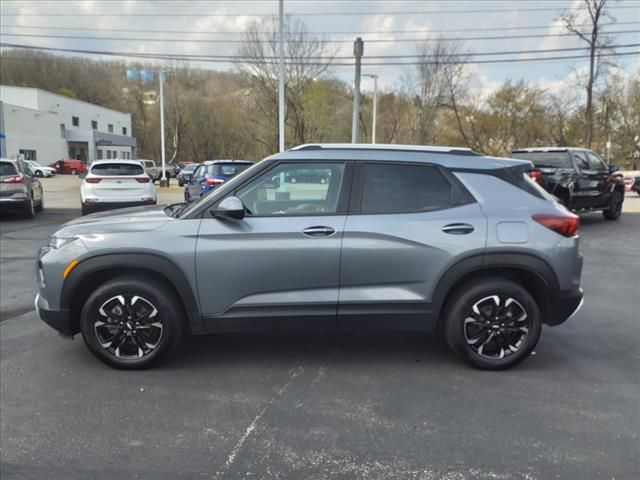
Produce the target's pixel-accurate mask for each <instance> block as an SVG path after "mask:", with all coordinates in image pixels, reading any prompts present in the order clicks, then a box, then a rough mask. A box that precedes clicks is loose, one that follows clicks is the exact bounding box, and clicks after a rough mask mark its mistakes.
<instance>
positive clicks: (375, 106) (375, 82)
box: [362, 73, 378, 143]
mask: <svg viewBox="0 0 640 480" xmlns="http://www.w3.org/2000/svg"><path fill="white" fill-rule="evenodd" d="M362 76H363V77H369V78H373V112H372V116H373V120H372V121H371V123H372V124H373V125H371V143H376V113H377V109H378V75H375V74H373V73H364V74H362Z"/></svg>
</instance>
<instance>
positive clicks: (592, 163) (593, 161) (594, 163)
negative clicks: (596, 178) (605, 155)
mask: <svg viewBox="0 0 640 480" xmlns="http://www.w3.org/2000/svg"><path fill="white" fill-rule="evenodd" d="M587 157H589V168H590V169H591V170H607V166H606V165H605V164H604V162H603V161H602V160H600V158H599V157H598V156H597V155H595V154H594V153H591V152H587Z"/></svg>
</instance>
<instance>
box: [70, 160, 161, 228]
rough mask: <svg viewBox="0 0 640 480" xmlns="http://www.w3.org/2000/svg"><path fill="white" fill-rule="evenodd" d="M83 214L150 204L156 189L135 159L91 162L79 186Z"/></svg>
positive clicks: (152, 202) (154, 201) (155, 198)
mask: <svg viewBox="0 0 640 480" xmlns="http://www.w3.org/2000/svg"><path fill="white" fill-rule="evenodd" d="M80 200H81V202H82V214H83V215H87V214H89V213H93V212H95V211H98V210H110V209H113V208H122V207H133V206H138V205H153V204H155V203H156V201H157V196H156V188H155V186H154V185H153V182H152V181H151V179H150V178H149V175H148V174H147V172H146V171H145V169H144V167H143V166H142V163H140V162H139V161H137V160H101V161H97V162H93V163H92V164H91V167H90V168H89V172H88V173H87V175H86V176H85V177H84V179H83V181H82V186H81V187H80Z"/></svg>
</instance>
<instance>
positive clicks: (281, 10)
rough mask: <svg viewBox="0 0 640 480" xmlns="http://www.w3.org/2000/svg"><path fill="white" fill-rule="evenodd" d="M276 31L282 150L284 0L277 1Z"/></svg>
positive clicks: (279, 140)
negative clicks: (277, 18)
mask: <svg viewBox="0 0 640 480" xmlns="http://www.w3.org/2000/svg"><path fill="white" fill-rule="evenodd" d="M279 17H280V21H279V23H280V25H279V30H280V31H279V33H278V143H279V148H280V151H281V152H284V0H280V1H279Z"/></svg>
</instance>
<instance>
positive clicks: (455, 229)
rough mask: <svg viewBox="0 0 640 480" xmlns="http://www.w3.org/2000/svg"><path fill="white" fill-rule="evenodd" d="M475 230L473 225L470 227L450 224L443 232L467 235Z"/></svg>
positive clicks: (461, 224) (463, 224)
mask: <svg viewBox="0 0 640 480" xmlns="http://www.w3.org/2000/svg"><path fill="white" fill-rule="evenodd" d="M474 230H475V228H473V225H469V224H468V223H450V224H449V225H445V226H444V227H442V231H443V232H444V233H448V234H450V235H466V234H468V233H471V232H473V231H474Z"/></svg>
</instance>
